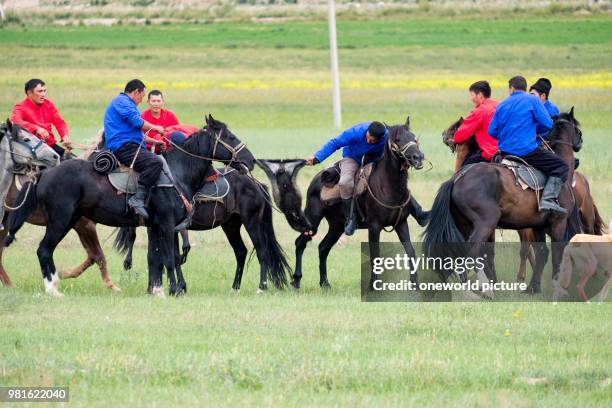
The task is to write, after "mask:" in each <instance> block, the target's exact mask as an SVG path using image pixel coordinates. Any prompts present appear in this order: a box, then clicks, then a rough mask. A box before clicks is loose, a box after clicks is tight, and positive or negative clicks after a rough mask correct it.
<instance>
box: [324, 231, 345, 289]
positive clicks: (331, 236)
mask: <svg viewBox="0 0 612 408" xmlns="http://www.w3.org/2000/svg"><path fill="white" fill-rule="evenodd" d="M342 234H344V224H342V223H339V222H331V221H330V223H329V231H327V234H326V235H325V237H324V238H323V240H322V241H321V243H320V244H319V286H321V287H322V288H323V289H330V288H331V286H330V284H329V281H328V280H327V256H328V255H329V252H330V251H331V249H332V247H333V246H334V245H336V242H338V240H339V239H340V237H341V236H342Z"/></svg>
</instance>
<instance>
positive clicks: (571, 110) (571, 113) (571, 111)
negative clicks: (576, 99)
mask: <svg viewBox="0 0 612 408" xmlns="http://www.w3.org/2000/svg"><path fill="white" fill-rule="evenodd" d="M569 115H570V118H572V119H574V107H573V106H572V109H570V111H569Z"/></svg>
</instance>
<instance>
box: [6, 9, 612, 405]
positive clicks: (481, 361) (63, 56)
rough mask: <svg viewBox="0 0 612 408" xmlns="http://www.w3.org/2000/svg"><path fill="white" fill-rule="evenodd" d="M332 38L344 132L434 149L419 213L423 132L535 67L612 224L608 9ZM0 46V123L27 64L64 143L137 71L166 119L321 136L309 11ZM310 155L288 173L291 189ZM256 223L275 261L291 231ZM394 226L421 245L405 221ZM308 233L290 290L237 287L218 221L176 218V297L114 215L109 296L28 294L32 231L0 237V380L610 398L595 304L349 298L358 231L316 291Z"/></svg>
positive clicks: (82, 391)
mask: <svg viewBox="0 0 612 408" xmlns="http://www.w3.org/2000/svg"><path fill="white" fill-rule="evenodd" d="M338 42H339V48H340V50H339V52H340V69H341V84H342V103H343V125H344V126H350V125H352V124H354V123H357V122H359V121H364V120H382V121H385V122H387V123H400V122H403V121H404V120H405V117H406V115H408V114H409V115H410V118H411V124H412V128H413V130H414V131H415V133H416V134H417V135H419V136H420V140H421V147H422V150H423V152H424V153H425V155H426V157H427V159H428V160H430V161H431V162H432V164H433V168H432V169H431V170H429V171H419V172H416V171H413V172H412V173H411V179H410V186H411V190H412V192H413V194H414V195H415V196H416V197H417V198H418V199H419V201H421V202H422V203H423V204H424V207H426V208H429V207H430V206H431V204H432V202H433V198H434V195H435V192H436V190H437V187H438V186H439V185H440V184H441V182H443V181H444V180H446V179H447V178H448V177H450V175H451V174H452V168H453V160H454V157H453V156H452V155H451V154H450V152H449V151H448V149H447V148H446V147H445V146H444V145H442V144H441V136H440V135H441V132H442V130H443V129H445V128H446V127H447V126H448V125H449V124H450V123H451V122H453V121H455V120H456V119H457V118H458V117H459V116H460V115H465V114H466V113H467V112H469V110H470V109H471V104H470V102H469V98H468V93H467V87H468V86H469V84H470V83H472V82H474V81H475V80H478V79H489V80H490V81H491V83H492V85H493V86H494V88H495V89H494V95H493V97H494V98H497V99H502V98H504V97H505V96H506V93H507V90H506V81H507V79H508V78H509V77H511V76H513V75H516V74H522V75H524V76H526V77H527V79H528V81H529V82H530V83H532V82H534V81H535V80H536V79H537V78H538V77H540V76H547V77H549V78H550V79H551V80H552V82H553V90H552V95H551V99H552V100H553V101H554V102H555V103H557V104H558V105H559V106H560V108H561V109H562V110H568V109H569V108H570V107H571V106H575V109H576V116H577V118H578V119H579V120H580V121H581V123H582V129H583V133H584V146H583V149H582V151H581V152H580V153H579V154H578V156H579V157H580V159H581V167H580V171H582V172H583V173H584V174H586V175H587V177H588V178H589V180H590V183H591V190H592V194H593V196H594V197H595V202H596V204H597V206H598V207H599V209H600V212H601V213H602V215H603V216H604V218H605V219H606V220H610V219H612V164H611V163H612V161H611V160H610V159H611V157H612V147H611V145H610V130H611V129H612V114H611V113H612V112H611V111H612V68H611V67H612V19H611V18H610V17H608V16H605V15H603V16H602V15H594V16H590V17H578V16H549V17H541V16H540V17H537V18H523V19H521V20H515V19H510V18H508V19H504V18H499V17H497V18H486V17H481V18H479V19H470V18H465V17H461V18H457V17H455V18H448V17H445V18H430V17H428V18H413V19H410V18H403V19H387V20H380V21H339V22H338ZM0 51H1V52H2V55H3V60H2V63H0V113H2V114H3V115H7V116H8V114H9V112H10V109H11V107H12V105H13V104H14V103H15V102H17V101H18V100H20V99H21V98H22V97H23V83H24V82H25V81H26V80H27V79H29V78H31V77H41V78H43V79H44V80H45V81H46V82H47V88H48V95H49V97H50V99H52V100H53V101H54V103H55V104H56V105H57V106H58V108H59V109H60V111H61V112H62V113H63V115H64V117H65V119H66V120H67V122H68V124H69V126H70V128H71V133H72V136H73V140H76V141H79V142H81V143H86V142H87V141H88V140H89V138H91V137H92V136H93V135H94V134H95V132H96V131H97V130H98V129H99V128H100V127H101V124H102V117H103V113H104V109H105V107H106V105H107V104H108V102H109V101H110V99H111V98H112V97H113V96H114V95H116V94H117V93H118V92H120V91H121V90H122V88H123V85H124V84H125V82H127V81H128V80H129V79H132V78H135V77H138V78H141V79H143V80H144V81H145V83H147V84H148V85H149V88H150V89H151V88H160V89H161V90H162V91H164V93H165V95H166V107H167V108H169V109H172V110H173V111H174V112H175V113H176V114H177V115H178V116H179V118H180V119H181V120H182V121H183V122H185V123H191V124H195V125H201V124H202V123H203V117H204V114H206V113H209V112H210V113H212V114H213V115H214V116H215V117H216V118H218V119H221V120H223V121H225V122H226V123H228V124H229V126H230V127H231V128H232V129H233V131H234V132H235V133H236V135H237V136H238V137H239V138H241V139H242V140H243V141H245V142H246V143H247V145H248V147H249V149H250V150H251V151H252V152H253V153H254V154H255V155H256V156H257V157H260V158H293V157H305V156H307V155H310V154H311V153H312V152H314V150H315V149H317V148H318V147H319V146H320V145H321V144H322V143H323V142H324V141H325V140H327V139H328V138H330V137H332V136H334V135H335V134H336V133H337V131H336V130H334V129H333V128H332V127H331V123H332V117H331V89H330V81H329V78H330V76H329V70H328V66H329V51H328V49H327V25H326V23H324V22H291V23H271V24H252V23H220V24H207V25H182V26H177V25H162V26H119V27H112V28H109V27H81V26H77V27H63V28H62V27H37V28H22V27H14V28H13V27H9V28H2V29H0ZM141 108H143V109H144V104H143V105H141ZM318 170H319V168H307V169H304V170H303V171H302V173H301V174H300V177H299V182H300V186H301V187H302V189H303V191H305V190H306V187H307V185H308V182H309V180H310V178H311V177H312V176H313V175H314V173H315V172H316V171H318ZM256 175H257V176H259V177H260V178H261V179H262V180H263V179H264V175H263V172H261V171H259V170H258V171H257V172H256ZM274 216H275V228H276V232H277V235H278V238H279V241H280V242H281V243H282V245H283V246H284V248H285V249H286V251H287V253H288V254H289V258H290V262H291V263H293V241H294V239H295V237H296V233H295V232H293V231H292V230H291V229H290V228H289V227H288V225H287V224H286V222H285V220H284V218H282V217H280V216H279V214H274ZM410 227H411V236H412V240H413V241H418V239H419V234H420V233H421V230H420V228H419V227H418V226H417V225H416V223H415V222H413V221H412V220H411V221H410ZM325 231H326V226H323V227H322V228H321V230H320V233H319V235H318V236H317V237H315V239H314V241H313V243H311V244H310V245H309V247H308V249H307V251H306V253H305V257H304V279H303V281H302V289H301V290H300V292H299V293H297V292H294V291H290V290H286V291H282V292H281V291H276V290H271V291H270V293H267V294H265V295H257V294H256V288H257V281H258V277H257V276H258V268H257V264H256V262H255V261H253V262H251V264H250V267H249V269H248V271H246V272H245V277H244V280H243V285H242V290H241V291H240V293H230V286H231V282H232V279H233V272H234V257H233V252H232V250H231V248H230V247H229V244H228V243H227V241H226V239H225V237H224V235H223V233H222V231H221V230H215V231H212V232H206V233H192V234H191V238H192V243H193V244H194V248H193V250H192V252H191V254H190V258H189V260H188V262H187V264H186V265H185V268H184V269H185V271H186V279H187V284H188V289H189V293H188V295H187V296H186V297H184V298H182V299H166V300H159V299H152V298H150V297H148V296H146V295H145V294H144V293H145V289H146V239H145V231H144V230H142V231H140V234H139V235H140V236H139V239H138V241H137V249H136V251H135V269H134V270H133V271H132V272H129V273H126V272H122V269H121V263H122V259H121V257H120V256H119V255H117V254H116V253H114V252H113V250H112V246H111V243H112V238H110V239H109V237H111V234H112V232H113V229H112V228H109V227H100V228H99V234H100V237H101V239H102V240H103V241H104V244H103V246H104V249H105V251H106V255H107V259H108V263H109V269H110V273H111V276H112V278H113V279H114V280H115V282H116V283H117V284H118V285H119V286H121V287H122V289H123V291H122V292H121V293H120V294H112V293H109V292H108V291H107V290H106V289H104V288H103V286H102V284H101V280H100V278H99V274H98V272H97V270H95V268H92V269H91V270H89V271H87V272H86V273H85V274H84V275H83V276H82V277H81V278H79V279H77V280H71V281H63V282H62V284H61V290H62V291H63V292H64V293H65V295H66V297H65V298H63V299H61V300H56V299H51V298H48V297H47V296H45V295H44V294H42V282H41V279H40V276H41V275H40V268H39V266H38V260H37V258H36V254H35V252H36V248H37V245H38V242H39V240H40V238H41V237H42V234H43V229H42V228H39V227H34V226H27V227H25V228H24V229H23V230H22V231H21V233H20V235H19V236H18V242H17V243H16V244H14V246H13V247H11V248H9V249H8V250H7V251H6V252H5V260H4V264H5V266H6V269H7V270H8V271H9V274H10V275H11V277H12V279H13V281H14V282H15V284H16V288H15V289H6V288H3V289H2V290H0V385H62V386H69V387H70V397H71V402H72V403H73V404H75V405H83V406H92V405H94V406H107V405H109V404H111V403H113V404H118V405H128V404H130V405H133V406H166V405H168V404H183V405H187V406H196V405H198V406H199V405H202V403H204V404H205V405H211V406H217V405H238V404H240V405H266V406H270V405H279V404H280V405H281V406H284V405H314V406H320V405H332V406H345V405H349V404H350V405H358V406H371V405H373V404H376V405H388V406H397V405H408V406H413V405H424V404H425V405H455V404H458V405H467V406H491V405H492V404H495V405H499V406H538V407H539V406H557V407H559V406H575V405H578V404H580V405H586V406H608V405H609V403H610V398H611V395H612V392H611V390H610V382H611V380H610V379H611V378H612V374H611V371H612V366H611V357H612V353H611V351H610V347H609V344H610V340H611V337H610V329H611V327H610V323H609V320H610V319H609V317H610V312H611V307H610V304H600V305H596V304H591V305H587V304H558V305H552V304H545V303H498V304H489V303H479V304H467V303H465V304H461V303H457V304H430V303H388V304H378V303H377V304H374V303H361V302H360V292H359V276H360V272H359V267H360V260H359V251H360V249H359V248H360V247H359V245H360V242H361V241H365V240H366V238H367V234H366V233H365V232H363V231H360V232H358V233H357V234H356V235H355V236H354V237H351V238H347V237H343V238H341V240H340V241H339V243H338V244H337V246H336V247H335V248H334V250H333V251H332V253H331V255H330V258H329V279H330V283H331V284H332V290H331V291H328V292H323V291H321V290H320V289H319V287H318V259H317V256H318V253H317V249H316V245H317V244H318V242H320V240H321V239H322V237H323V234H324V233H325ZM382 239H383V240H390V241H391V240H395V239H396V237H395V234H383V238H382ZM499 239H500V240H506V241H514V240H516V239H517V237H516V234H515V233H514V232H512V231H506V232H504V233H503V234H502V233H500V235H499ZM245 240H248V238H246V237H245ZM83 258H84V251H83V250H82V248H81V246H80V244H79V241H78V239H77V237H76V234H74V233H70V235H69V236H68V237H67V238H66V239H65V241H64V242H63V243H62V245H61V246H60V247H59V248H58V250H57V251H56V254H55V261H56V264H57V265H58V267H60V268H65V267H68V266H72V265H75V264H77V263H79V262H81V261H82V260H83ZM544 279H550V276H545V277H544Z"/></svg>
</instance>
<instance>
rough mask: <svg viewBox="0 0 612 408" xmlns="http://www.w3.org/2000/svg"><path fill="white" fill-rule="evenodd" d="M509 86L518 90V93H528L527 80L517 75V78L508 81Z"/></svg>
mask: <svg viewBox="0 0 612 408" xmlns="http://www.w3.org/2000/svg"><path fill="white" fill-rule="evenodd" d="M508 86H509V87H511V88H514V89H516V90H517V91H526V90H527V80H526V79H525V78H524V77H522V76H520V75H517V76H515V77H512V78H510V80H509V81H508Z"/></svg>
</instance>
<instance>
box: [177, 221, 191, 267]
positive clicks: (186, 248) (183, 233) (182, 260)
mask: <svg viewBox="0 0 612 408" xmlns="http://www.w3.org/2000/svg"><path fill="white" fill-rule="evenodd" d="M181 238H182V239H183V247H182V250H183V254H182V255H181V257H180V261H179V263H178V264H180V265H183V264H184V263H185V262H187V255H188V254H189V251H191V244H190V243H189V231H187V230H182V231H181Z"/></svg>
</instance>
